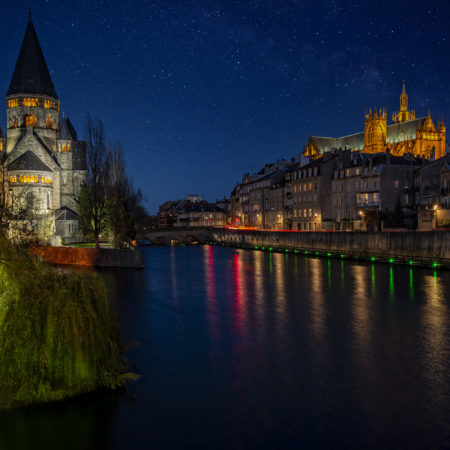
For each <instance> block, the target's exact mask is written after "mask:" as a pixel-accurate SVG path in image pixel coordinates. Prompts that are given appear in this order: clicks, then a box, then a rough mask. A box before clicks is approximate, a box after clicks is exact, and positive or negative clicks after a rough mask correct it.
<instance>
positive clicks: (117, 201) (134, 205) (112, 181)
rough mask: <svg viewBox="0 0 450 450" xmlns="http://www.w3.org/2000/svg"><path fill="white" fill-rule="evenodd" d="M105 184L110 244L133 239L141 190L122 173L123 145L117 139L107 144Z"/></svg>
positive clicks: (138, 214)
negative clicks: (106, 176) (110, 236)
mask: <svg viewBox="0 0 450 450" xmlns="http://www.w3.org/2000/svg"><path fill="white" fill-rule="evenodd" d="M106 167H107V169H108V183H107V187H106V197H107V208H108V224H109V229H110V232H111V235H112V241H113V245H114V247H119V246H120V244H121V243H122V242H124V241H125V240H127V239H134V237H135V226H136V221H137V220H138V219H139V217H140V215H141V214H143V213H145V211H144V208H143V207H142V205H141V202H142V193H141V191H140V190H139V189H137V190H136V189H135V188H134V186H133V180H132V179H131V177H129V176H128V175H127V174H126V167H125V159H124V156H123V148H122V145H121V143H120V142H116V143H115V144H113V145H111V144H110V145H108V149H107V156H106Z"/></svg>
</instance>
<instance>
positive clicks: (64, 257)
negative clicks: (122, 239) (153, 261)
mask: <svg viewBox="0 0 450 450" xmlns="http://www.w3.org/2000/svg"><path fill="white" fill-rule="evenodd" d="M30 251H31V253H33V254H35V255H38V256H40V257H41V258H42V259H43V260H45V261H48V262H51V263H52V264H59V265H75V266H95V267H118V268H131V269H139V268H143V267H144V261H143V257H142V253H141V252H140V250H128V249H109V248H82V247H43V246H35V247H31V248H30Z"/></svg>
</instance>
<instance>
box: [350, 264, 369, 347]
mask: <svg viewBox="0 0 450 450" xmlns="http://www.w3.org/2000/svg"><path fill="white" fill-rule="evenodd" d="M371 275H372V274H371V273H370V269H369V267H368V266H365V265H364V266H363V265H358V266H357V265H354V266H352V276H353V286H354V290H353V295H352V297H351V302H352V305H351V306H352V316H353V320H352V328H353V330H354V332H355V337H356V338H357V342H356V344H357V345H356V347H358V348H359V349H360V350H361V351H363V352H366V351H367V350H368V349H367V346H368V344H369V339H370V335H371V333H372V326H371V325H372V324H371V321H370V307H371V303H370V298H369V296H368V292H369V287H368V279H369V277H370V276H371ZM361 356H363V355H361Z"/></svg>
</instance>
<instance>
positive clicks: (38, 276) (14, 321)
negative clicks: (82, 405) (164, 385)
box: [0, 237, 134, 407]
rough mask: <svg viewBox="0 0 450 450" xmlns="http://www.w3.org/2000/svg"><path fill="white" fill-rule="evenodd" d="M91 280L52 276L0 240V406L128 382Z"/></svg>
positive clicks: (97, 283)
mask: <svg viewBox="0 0 450 450" xmlns="http://www.w3.org/2000/svg"><path fill="white" fill-rule="evenodd" d="M121 350H122V349H121V345H120V336H119V329H118V325H117V323H116V321H115V319H114V317H113V314H112V311H111V308H110V305H109V303H108V299H107V296H106V290H105V288H104V285H103V283H102V282H101V280H100V279H99V278H98V277H97V276H96V275H95V274H92V273H71V272H67V271H59V270H57V269H55V268H54V267H52V266H49V265H46V264H43V263H41V262H39V261H38V260H37V259H35V258H33V257H30V256H29V255H28V254H26V253H25V252H24V251H23V250H22V249H20V248H18V247H15V246H13V245H11V244H10V243H9V242H8V241H7V240H6V239H5V238H3V237H0V407H8V406H13V405H18V404H31V403H37V402H48V401H54V400H61V399H64V398H66V397H72V396H75V395H77V394H80V393H82V392H90V391H93V390H95V389H97V388H107V389H115V388H118V387H121V386H123V385H124V384H125V382H126V380H127V379H130V378H133V377H134V376H133V375H132V374H127V373H126V364H125V362H124V361H123V360H122V358H121Z"/></svg>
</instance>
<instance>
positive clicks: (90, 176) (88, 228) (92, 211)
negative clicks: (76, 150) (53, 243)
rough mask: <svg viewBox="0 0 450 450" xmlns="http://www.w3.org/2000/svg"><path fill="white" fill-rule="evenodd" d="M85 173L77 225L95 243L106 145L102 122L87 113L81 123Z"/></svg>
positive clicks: (101, 222)
mask: <svg viewBox="0 0 450 450" xmlns="http://www.w3.org/2000/svg"><path fill="white" fill-rule="evenodd" d="M85 139H86V159H87V175H86V183H85V185H84V186H82V188H81V192H80V226H81V229H82V230H83V232H84V233H85V234H87V235H92V236H93V238H94V242H95V247H96V248H98V247H99V246H100V234H101V233H102V232H104V231H105V227H106V215H107V211H106V178H107V174H108V169H107V167H106V146H105V132H104V127H103V122H102V121H101V120H100V119H98V118H94V119H93V118H92V117H91V116H90V115H88V117H87V118H86V123H85Z"/></svg>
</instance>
